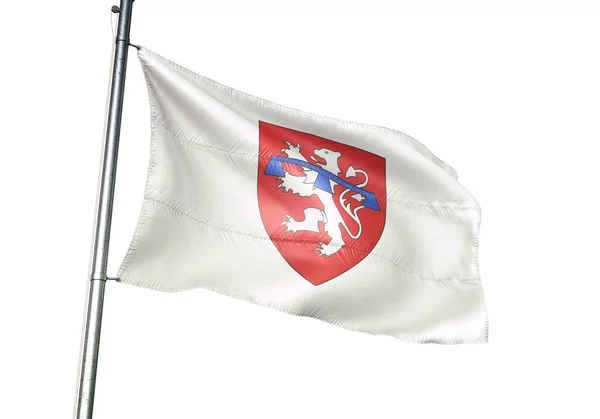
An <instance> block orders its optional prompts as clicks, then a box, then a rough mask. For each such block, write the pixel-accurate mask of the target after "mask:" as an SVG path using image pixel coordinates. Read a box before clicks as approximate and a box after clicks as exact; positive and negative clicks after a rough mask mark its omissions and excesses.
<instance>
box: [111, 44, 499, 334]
mask: <svg viewBox="0 0 600 419" xmlns="http://www.w3.org/2000/svg"><path fill="white" fill-rule="evenodd" d="M138 56H139V58H140V61H141V63H142V67H143V70H144V74H145V77H146V81H147V84H148V91H149V97H150V104H151V112H152V139H151V162H150V167H149V169H148V181H147V185H146V191H145V198H144V204H143V209H142V214H141V216H140V220H139V224H138V227H137V230H136V232H135V235H134V237H133V240H132V243H131V247H130V249H129V251H128V253H127V255H126V256H125V259H124V261H123V264H122V266H121V268H120V270H119V274H118V275H119V278H120V280H121V281H122V282H125V283H129V284H133V285H138V286H142V287H146V288H151V289H155V290H160V291H182V290H188V289H192V288H205V289H209V290H212V291H216V292H219V293H222V294H226V295H229V296H232V297H235V298H239V299H243V300H248V301H252V302H254V303H257V304H260V305H263V306H268V307H272V308H275V309H277V310H281V311H284V312H287V313H291V314H296V315H302V316H310V317H315V318H318V319H321V320H323V321H326V322H329V323H332V324H335V325H337V326H341V327H344V328H347V329H351V330H356V331H362V332H368V333H372V334H380V335H390V336H394V337H397V338H400V339H403V340H407V341H412V342H437V343H469V342H487V314H486V309H485V303H484V300H483V291H482V287H481V281H480V276H479V269H478V234H479V223H480V218H481V212H480V209H479V205H478V204H477V202H476V200H475V199H474V198H473V196H472V195H471V194H470V193H469V192H468V191H467V190H466V189H465V188H464V187H462V186H461V185H460V184H459V183H458V182H457V180H456V179H457V176H456V172H455V171H454V170H453V169H452V168H450V167H449V166H447V165H446V164H444V163H443V162H442V161H440V160H439V159H438V158H436V157H435V156H434V155H433V154H432V153H431V152H430V151H429V150H427V149H426V148H425V147H424V146H423V145H421V144H420V143H418V142H417V141H416V140H414V139H412V138H410V137H409V136H407V135H405V134H402V133H400V132H397V131H393V130H390V129H387V128H382V127H377V126H371V125H364V124H358V123H353V122H346V121H340V120H337V119H332V118H326V117H322V116H318V115H314V114H310V113H306V112H301V111H298V110H295V109H290V108H286V107H284V106H280V105H277V104H274V103H271V102H268V101H265V100H262V99H258V98H256V97H253V96H250V95H247V94H245V93H241V92H238V91H236V90H234V89H231V88H229V87H226V86H223V85H221V84H218V83H216V82H214V81H212V80H209V79H207V78H205V77H202V76H199V75H197V74H195V73H193V72H191V71H189V70H187V69H185V68H182V67H181V66H179V65H177V64H175V63H173V62H170V61H168V60H166V59H165V58H163V57H160V56H159V55H157V54H155V53H153V52H151V51H149V50H147V49H145V48H141V49H140V50H139V52H138Z"/></svg>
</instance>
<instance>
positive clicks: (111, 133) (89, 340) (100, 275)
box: [75, 0, 134, 419]
mask: <svg viewBox="0 0 600 419" xmlns="http://www.w3.org/2000/svg"><path fill="white" fill-rule="evenodd" d="M133 2H134V0H121V5H120V7H118V8H117V7H116V6H113V8H112V11H113V12H115V13H118V14H119V26H118V29H117V37H116V38H115V54H114V62H113V71H112V82H111V92H110V101H109V108H108V118H107V121H106V137H105V141H104V154H103V159H102V173H101V175H100V185H99V186H100V190H99V195H98V207H97V212H96V226H95V230H94V242H93V243H94V245H93V251H92V263H91V273H90V283H89V291H88V300H87V310H86V318H85V329H84V332H83V345H82V348H81V362H80V366H79V379H78V386H77V405H76V410H75V418H76V419H91V418H92V411H93V407H94V392H95V388H96V371H97V368H98V350H99V347H100V327H101V324H102V308H103V303H104V287H105V285H106V265H107V262H108V245H109V241H110V226H111V220H112V209H113V200H114V193H115V176H116V172H117V155H118V150H119V135H120V131H121V115H122V113H123V93H124V90H125V72H126V69H127V53H128V49H129V30H130V27H131V13H132V7H133Z"/></svg>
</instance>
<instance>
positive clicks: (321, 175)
mask: <svg viewBox="0 0 600 419" xmlns="http://www.w3.org/2000/svg"><path fill="white" fill-rule="evenodd" d="M282 163H290V164H295V165H298V166H302V167H304V168H306V169H310V170H314V171H315V172H317V173H318V175H317V178H316V179H315V187H316V188H319V189H321V190H324V191H325V192H329V193H333V190H332V188H331V183H330V182H329V180H333V181H334V182H335V183H337V184H338V185H340V186H343V187H344V188H347V189H350V190H351V191H353V192H356V193H358V194H361V195H364V196H365V201H364V202H363V204H362V205H364V206H365V207H366V208H371V209H373V210H376V211H379V203H378V202H377V198H376V197H375V194H374V193H373V192H369V191H367V190H364V189H361V188H358V187H356V186H355V185H353V184H351V183H348V182H346V181H345V180H342V179H340V178H339V177H338V176H336V175H334V174H333V173H331V172H328V171H327V170H325V169H323V168H322V167H319V166H315V165H314V164H311V163H309V162H307V161H304V160H299V159H291V158H289V157H283V156H273V157H271V160H269V163H268V164H267V168H266V169H265V175H270V176H277V177H283V176H284V175H285V173H284V170H283V167H282V165H281V164H282Z"/></svg>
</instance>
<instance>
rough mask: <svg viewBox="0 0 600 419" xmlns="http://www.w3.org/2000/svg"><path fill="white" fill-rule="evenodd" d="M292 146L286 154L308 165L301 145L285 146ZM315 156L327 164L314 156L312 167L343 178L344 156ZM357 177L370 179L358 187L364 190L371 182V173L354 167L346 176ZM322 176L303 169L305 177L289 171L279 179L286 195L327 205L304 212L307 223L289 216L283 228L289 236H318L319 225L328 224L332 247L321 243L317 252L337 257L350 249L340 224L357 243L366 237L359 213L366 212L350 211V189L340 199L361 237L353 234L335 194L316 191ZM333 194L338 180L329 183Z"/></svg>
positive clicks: (323, 152)
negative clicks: (299, 233)
mask: <svg viewBox="0 0 600 419" xmlns="http://www.w3.org/2000/svg"><path fill="white" fill-rule="evenodd" d="M285 143H286V144H287V145H288V148H284V149H283V150H281V151H283V152H284V153H285V154H286V155H287V156H288V157H289V158H292V159H298V160H302V161H305V162H308V160H306V158H305V157H304V156H303V155H302V153H301V152H300V145H299V144H296V146H293V145H292V144H290V143H289V142H287V141H286V142H285ZM314 155H315V156H317V157H319V158H321V159H322V160H323V161H324V162H325V163H321V162H320V161H318V160H317V159H316V158H315V157H314V156H312V155H311V156H310V158H311V159H312V160H313V162H311V163H312V164H317V165H319V166H320V167H321V168H323V169H324V170H326V171H328V172H329V173H332V174H334V175H335V176H339V174H340V173H341V170H340V168H339V166H338V159H339V158H340V157H341V155H342V154H341V153H339V152H337V151H333V150H329V149H326V148H322V149H318V150H314ZM356 173H362V174H363V175H364V176H365V177H366V179H365V181H364V182H363V183H362V184H360V185H356V186H357V187H363V186H364V185H366V184H367V182H368V176H367V173H366V172H364V171H363V170H357V169H354V168H353V167H352V166H350V167H349V168H348V171H347V173H346V177H355V176H356ZM318 174H319V173H318V172H317V171H316V170H312V169H309V168H304V169H303V174H302V175H301V176H294V175H292V174H290V173H289V172H287V171H285V172H284V175H283V176H282V177H279V178H278V179H280V180H281V181H282V182H281V183H280V184H279V186H278V188H284V192H292V193H294V194H298V195H300V196H304V197H309V196H312V195H316V196H317V197H318V198H319V200H320V201H321V203H322V204H323V209H322V210H321V209H319V208H310V207H309V208H305V209H304V220H302V221H298V220H295V219H294V218H292V216H290V215H288V214H285V216H286V217H287V220H285V221H283V222H282V223H281V225H284V226H286V232H292V233H293V234H295V233H296V231H312V232H315V233H318V232H319V221H321V222H322V223H324V224H325V232H326V233H327V234H328V235H329V237H331V241H330V242H329V243H328V244H325V243H323V242H317V244H319V247H317V248H316V249H315V250H318V251H319V256H327V257H329V256H331V255H333V254H335V253H337V252H338V251H339V250H340V249H341V248H342V247H343V246H345V245H346V243H345V242H344V240H343V238H342V231H341V228H340V224H341V225H342V226H343V227H344V228H345V229H346V231H347V232H348V234H349V235H350V237H352V238H353V239H357V238H358V237H360V235H361V233H362V225H361V222H360V219H359V218H358V214H357V213H358V211H359V210H361V209H362V208H364V207H363V206H359V207H357V208H356V209H354V211H352V210H351V209H350V204H347V205H346V204H345V202H346V199H345V198H344V195H345V194H346V193H347V192H349V191H350V190H349V189H346V190H345V191H344V192H342V194H341V195H340V203H341V204H342V207H343V208H344V209H345V210H346V212H347V213H348V215H349V216H350V217H351V218H352V219H353V220H354V221H355V222H356V223H357V224H358V233H357V234H355V235H354V234H352V233H351V232H350V229H349V228H348V226H347V225H346V222H345V221H344V219H343V217H342V214H341V213H340V211H339V210H338V208H337V206H336V204H335V201H334V200H333V194H332V193H331V192H327V191H324V190H322V189H319V188H317V187H315V180H316V178H317V175H318ZM329 182H330V185H331V190H332V191H333V187H334V186H335V184H336V182H335V181H334V180H331V179H329ZM352 198H354V199H356V200H357V201H359V202H362V200H363V199H364V197H363V196H362V195H360V194H354V195H352Z"/></svg>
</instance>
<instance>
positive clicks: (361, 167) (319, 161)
mask: <svg viewBox="0 0 600 419" xmlns="http://www.w3.org/2000/svg"><path fill="white" fill-rule="evenodd" d="M259 132H260V134H259V135H260V145H259V159H258V205H259V208H260V215H261V218H262V222H263V224H264V226H265V229H266V230H267V233H268V234H269V237H270V238H271V241H272V242H273V244H274V245H275V247H276V248H277V250H278V251H279V253H281V255H282V256H283V258H284V259H285V260H286V261H287V263H289V264H290V266H291V267H292V268H294V270H296V272H298V273H299V274H300V275H302V276H303V277H304V278H305V279H306V280H308V281H309V282H311V283H312V284H314V285H320V284H322V283H324V282H327V281H329V280H330V279H333V278H335V277H336V276H338V275H340V274H342V273H344V272H346V271H347V270H349V269H352V268H353V267H354V266H356V264H358V263H359V262H360V261H361V260H363V259H364V258H365V257H366V256H367V255H368V254H369V253H370V252H371V250H373V248H374V247H375V245H376V244H377V241H378V240H379V238H380V237H381V233H382V232H383V227H384V225H385V212H386V186H385V185H386V181H385V159H384V158H383V157H381V156H377V155H375V154H372V153H369V152H367V151H364V150H361V149H359V148H356V147H352V146H349V145H346V144H342V143H338V142H336V141H332V140H328V139H325V138H321V137H317V136H315V135H311V134H308V133H304V132H299V131H294V130H291V129H288V128H284V127H280V126H277V125H272V124H268V123H266V122H262V121H260V122H259ZM342 140H343V139H342Z"/></svg>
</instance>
